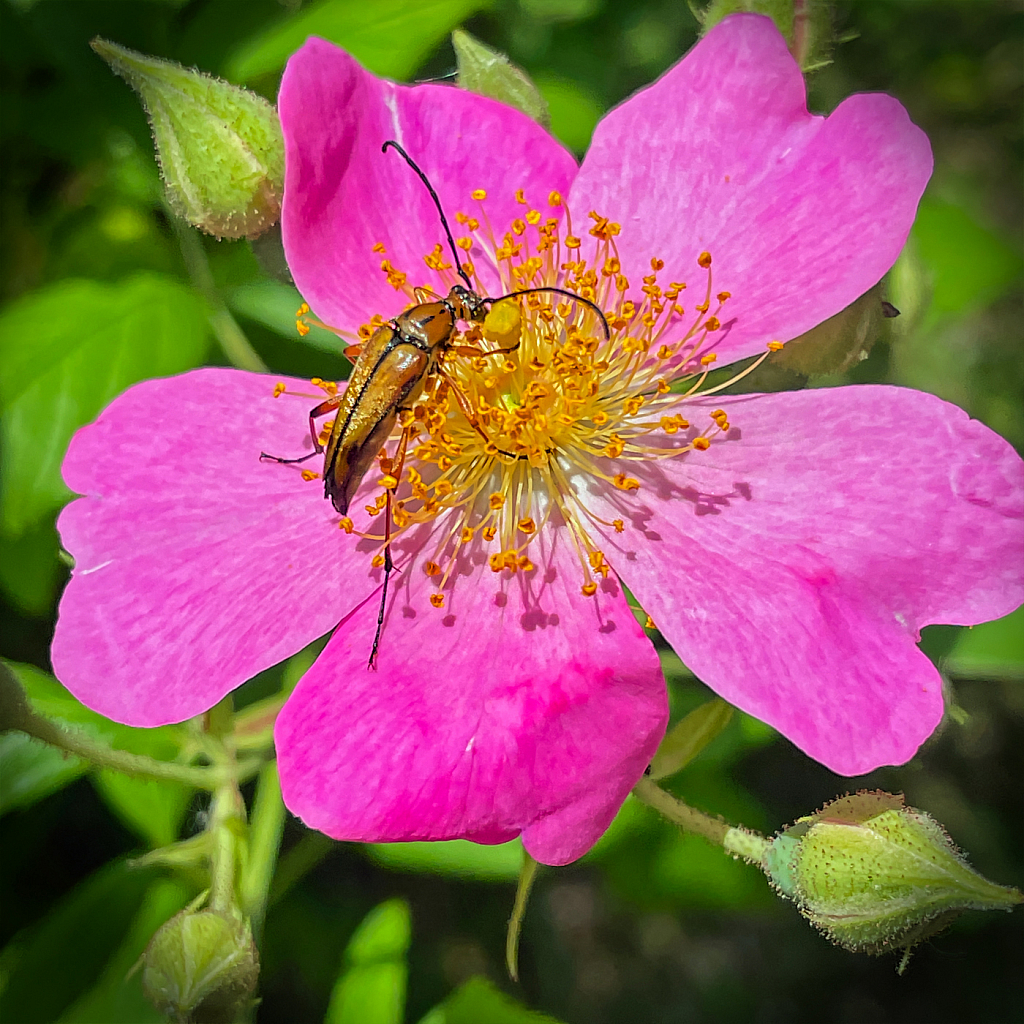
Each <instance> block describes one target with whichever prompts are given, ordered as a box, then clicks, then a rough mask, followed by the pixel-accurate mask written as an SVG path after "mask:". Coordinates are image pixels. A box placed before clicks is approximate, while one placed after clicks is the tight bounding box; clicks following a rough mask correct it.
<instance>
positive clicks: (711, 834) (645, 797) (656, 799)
mask: <svg viewBox="0 0 1024 1024" xmlns="http://www.w3.org/2000/svg"><path fill="white" fill-rule="evenodd" d="M633 795H634V796H635V797H636V798H637V799H638V800H641V801H642V802H643V803H645V804H647V806H648V807H653V808H654V809H655V810H656V811H657V812H658V813H659V814H661V815H662V816H663V817H665V818H667V819H668V820H669V821H671V822H672V823H673V824H675V825H678V826H679V827H680V828H681V829H682V830H683V831H684V832H693V833H695V834H696V835H699V836H703V837H704V838H705V839H707V840H708V842H711V843H714V844H715V845H716V846H721V847H722V848H723V849H724V850H725V852H726V853H731V854H734V855H735V856H737V857H742V858H743V859H744V860H745V861H747V862H748V863H752V864H759V863H760V861H761V856H762V854H763V853H764V851H765V849H766V848H767V846H768V840H767V839H765V838H764V836H762V835H759V834H758V833H757V832H752V831H750V830H749V829H745V828H734V827H733V826H732V825H730V824H729V823H728V822H725V821H722V819H721V818H718V817H713V816H712V815H710V814H705V813H704V812H703V811H698V810H697V809H696V808H695V807H691V806H690V805H689V804H686V803H683V801H682V800H680V799H679V798H678V797H675V796H672V794H671V793H666V792H665V790H663V789H662V788H661V787H660V786H658V785H656V784H655V783H654V782H653V781H652V780H651V779H649V778H648V777H647V776H644V777H643V778H642V779H641V780H640V781H639V782H638V783H637V784H636V785H635V786H634V787H633Z"/></svg>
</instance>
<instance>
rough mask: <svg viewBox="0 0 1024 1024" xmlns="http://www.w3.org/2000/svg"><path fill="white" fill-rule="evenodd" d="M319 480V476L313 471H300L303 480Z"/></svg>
mask: <svg viewBox="0 0 1024 1024" xmlns="http://www.w3.org/2000/svg"><path fill="white" fill-rule="evenodd" d="M319 478H320V474H319V473H318V472H317V471H316V470H315V469H304V470H303V471H302V479H303V480H318V479H319Z"/></svg>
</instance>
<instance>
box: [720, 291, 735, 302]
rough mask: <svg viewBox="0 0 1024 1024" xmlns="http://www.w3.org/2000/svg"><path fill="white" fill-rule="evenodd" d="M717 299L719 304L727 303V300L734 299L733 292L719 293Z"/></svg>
mask: <svg viewBox="0 0 1024 1024" xmlns="http://www.w3.org/2000/svg"><path fill="white" fill-rule="evenodd" d="M716 298H717V299H718V301H719V302H725V300H726V299H731V298H732V292H719V293H718V295H717V296H716Z"/></svg>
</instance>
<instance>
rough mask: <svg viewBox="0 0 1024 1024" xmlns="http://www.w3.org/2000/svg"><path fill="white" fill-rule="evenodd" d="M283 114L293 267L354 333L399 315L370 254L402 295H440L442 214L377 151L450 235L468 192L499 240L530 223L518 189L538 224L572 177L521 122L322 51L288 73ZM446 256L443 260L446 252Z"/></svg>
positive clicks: (334, 319) (327, 316)
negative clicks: (428, 260)
mask: <svg viewBox="0 0 1024 1024" xmlns="http://www.w3.org/2000/svg"><path fill="white" fill-rule="evenodd" d="M278 110H279V112H280V115H281V126H282V128H283V130H284V137H285V198H284V208H283V211H282V219H281V226H282V231H283V236H284V245H285V252H286V253H287V256H288V266H289V267H290V269H291V272H292V275H293V276H294V278H295V283H296V285H297V286H298V288H299V291H300V292H302V294H303V296H304V298H305V299H306V301H307V302H309V304H310V305H311V306H312V307H313V309H314V310H315V312H316V313H317V315H318V316H320V317H321V318H322V319H323V320H325V321H326V322H327V323H330V324H332V325H334V326H335V327H339V328H343V329H345V330H349V331H354V330H355V329H356V328H357V327H358V326H359V325H360V324H361V323H363V322H365V321H368V320H369V319H370V317H371V315H372V314H374V313H380V314H381V315H382V316H384V317H390V316H393V315H394V314H395V313H397V312H399V311H400V310H401V308H402V306H403V305H404V303H405V297H404V295H402V296H400V295H396V293H395V290H394V288H392V287H391V285H389V284H388V283H387V280H386V278H385V275H384V274H383V273H382V272H381V270H380V262H381V256H380V255H379V254H377V253H375V252H373V246H374V245H375V244H376V243H378V242H381V243H383V244H384V246H385V248H386V250H387V254H386V258H387V259H389V260H390V261H391V262H392V264H393V265H394V266H395V267H396V268H397V269H398V270H401V271H404V272H405V273H407V274H409V280H410V283H411V284H416V285H418V284H429V285H431V286H432V287H434V288H435V289H436V290H438V291H440V292H441V293H442V294H443V293H446V292H447V290H448V288H447V285H445V284H444V283H443V282H442V280H441V278H440V277H439V275H437V274H436V273H435V272H434V271H431V270H428V269H427V268H426V267H425V266H424V264H423V262H422V258H423V256H424V255H425V254H426V253H428V252H430V250H431V248H432V247H433V246H434V244H435V242H441V243H444V241H445V237H444V231H443V228H442V226H441V223H440V220H439V219H438V216H437V210H436V209H435V207H434V205H433V203H432V201H431V199H430V196H429V195H428V193H427V191H426V189H425V188H424V187H423V183H422V182H421V181H420V180H419V178H417V176H416V175H415V174H414V173H413V172H412V170H411V169H410V168H409V167H407V166H406V164H405V163H404V161H402V160H401V159H400V158H399V156H398V155H397V154H395V153H387V154H382V153H381V145H382V144H383V143H384V142H385V141H386V140H388V139H394V140H396V141H397V142H399V143H400V144H401V145H402V146H403V147H404V148H405V150H406V151H407V152H408V154H409V156H411V157H412V159H413V160H415V161H416V163H417V164H419V166H420V167H421V168H422V170H423V171H424V173H425V174H426V175H427V178H428V179H429V180H430V182H431V184H432V185H433V187H434V189H435V190H436V191H437V194H438V196H439V198H440V200H441V206H442V209H444V211H445V214H446V215H447V217H448V218H449V220H451V221H452V226H453V229H456V230H455V234H456V235H458V231H457V228H458V225H457V224H455V223H454V216H455V213H456V211H458V210H464V211H467V212H469V213H471V214H473V215H477V216H479V211H478V207H477V203H476V202H475V201H474V200H472V199H471V198H470V193H471V192H472V191H473V190H474V189H478V188H483V189H485V190H486V191H487V193H488V198H487V214H488V216H489V217H490V219H491V223H493V224H494V225H495V227H496V229H497V230H504V225H507V224H508V223H510V222H511V220H512V219H513V218H514V217H519V216H522V215H523V212H524V211H525V210H526V207H525V206H519V205H518V204H517V203H516V201H515V192H516V190H517V189H520V188H522V189H525V190H526V194H527V197H528V198H529V200H530V202H531V203H533V204H535V205H536V204H539V203H544V204H545V206H544V209H545V210H546V209H547V207H546V203H547V195H548V193H549V192H550V190H552V189H558V190H560V191H562V192H563V193H564V192H567V191H568V188H569V185H570V183H571V182H572V179H573V176H574V175H575V173H576V161H575V160H574V159H573V157H572V156H571V154H569V153H568V152H567V151H566V150H565V149H563V148H562V147H561V146H560V145H559V144H558V143H557V142H556V141H555V140H554V139H553V138H552V137H551V136H550V135H549V134H548V133H547V132H545V131H544V129H543V128H541V127H540V126H539V125H538V124H536V123H535V122H534V121H532V120H530V118H528V117H527V116H526V115H525V114H521V113H519V111H517V110H513V109H512V108H511V107H507V106H505V105H504V104H501V103H497V102H495V101H494V100H490V99H487V98H486V97H484V96H478V95H476V94H475V93H470V92H466V91H464V90H462V89H456V88H453V87H451V86H443V85H419V86H413V87H410V86H403V85H396V84H395V83H394V82H388V81H385V80H384V79H380V78H377V77H376V76H375V75H371V74H370V73H369V72H368V71H365V70H364V69H363V68H361V67H360V66H359V64H358V63H357V62H356V60H355V59H354V58H353V57H350V56H349V55H348V54H347V53H345V52H344V51H343V50H341V49H339V48H338V47H336V46H334V45H332V44H331V43H328V42H326V41H324V40H323V39H310V40H309V41H308V42H307V43H306V44H305V45H304V46H303V47H302V49H301V50H299V51H298V52H297V53H296V54H295V55H294V56H293V57H292V58H291V59H290V60H289V61H288V66H287V68H286V69H285V73H284V77H283V78H282V80H281V92H280V96H279V97H278ZM444 255H445V257H446V258H448V259H449V260H450V254H449V252H448V248H447V245H445V252H444ZM474 259H475V256H474ZM476 265H477V270H478V271H479V272H481V273H482V275H483V279H484V283H485V284H486V285H487V286H488V287H497V278H496V277H494V276H493V275H491V276H490V277H488V276H487V273H486V271H487V269H488V268H487V267H486V265H485V263H484V261H483V260H476Z"/></svg>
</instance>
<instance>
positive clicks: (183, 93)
mask: <svg viewBox="0 0 1024 1024" xmlns="http://www.w3.org/2000/svg"><path fill="white" fill-rule="evenodd" d="M91 45H92V48H93V49H94V50H95V51H96V52H97V53H98V54H99V55H100V56H101V57H102V58H103V59H104V60H105V61H106V62H107V63H108V64H109V65H110V66H111V68H113V70H114V71H115V72H116V73H117V74H119V75H120V76H121V77H122V78H124V79H125V81H127V82H128V84H129V85H130V86H131V87H132V88H133V89H134V90H135V91H136V92H137V93H138V94H139V96H140V97H141V99H142V104H143V106H144V107H145V108H146V113H147V114H148V115H149V123H150V125H151V126H152V129H153V140H154V142H155V143H156V152H157V158H158V159H159V161H160V169H161V171H162V173H163V179H164V188H165V190H166V194H167V201H168V203H169V204H170V206H171V208H172V209H173V210H174V212H175V213H176V214H177V215H178V216H179V217H181V218H182V219H183V220H186V221H188V222H189V223H190V224H193V225H195V226H196V227H198V228H202V230H203V231H206V232H207V233H209V234H211V235H216V236H217V237H219V238H242V237H243V236H245V237H248V238H255V237H256V236H257V235H259V234H261V233H262V232H264V231H266V230H267V228H269V227H270V226H271V225H273V224H275V223H276V222H277V221H278V219H279V218H280V216H281V196H282V194H283V190H284V138H283V136H282V134H281V124H280V122H279V121H278V118H277V111H276V110H275V109H274V107H273V106H272V105H271V104H270V103H268V102H267V101H266V100H265V99H263V97H262V96H257V95H256V94H255V93H252V92H249V91H248V90H247V89H240V88H239V87H238V86H235V85H231V84H229V83H228V82H225V81H222V80H221V79H219V78H212V77H211V76H210V75H204V74H202V73H201V72H199V71H194V70H189V69H187V68H183V67H181V65H179V64H175V63H173V62H171V61H166V60H158V59H157V58H155V57H146V56H145V55H143V54H141V53H136V52H135V51H134V50H127V49H125V48H124V47H122V46H117V45H115V44H114V43H110V42H107V40H105V39H94V40H93V41H92V44H91Z"/></svg>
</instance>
